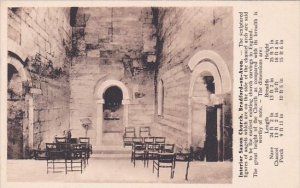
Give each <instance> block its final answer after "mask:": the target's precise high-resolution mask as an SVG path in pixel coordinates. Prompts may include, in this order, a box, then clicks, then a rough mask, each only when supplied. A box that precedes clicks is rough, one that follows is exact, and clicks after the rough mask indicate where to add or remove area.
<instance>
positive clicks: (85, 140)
mask: <svg viewBox="0 0 300 188" xmlns="http://www.w3.org/2000/svg"><path fill="white" fill-rule="evenodd" d="M79 143H80V144H86V150H87V163H89V158H90V155H91V154H93V147H92V144H90V138H89V137H79Z"/></svg>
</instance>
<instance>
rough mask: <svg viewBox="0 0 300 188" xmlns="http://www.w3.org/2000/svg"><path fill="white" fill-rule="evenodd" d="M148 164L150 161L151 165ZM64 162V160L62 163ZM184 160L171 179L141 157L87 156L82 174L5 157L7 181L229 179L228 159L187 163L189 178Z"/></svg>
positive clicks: (163, 181)
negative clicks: (143, 161)
mask: <svg viewBox="0 0 300 188" xmlns="http://www.w3.org/2000/svg"><path fill="white" fill-rule="evenodd" d="M150 164H151V165H150ZM62 165H63V164H62ZM185 169H186V163H184V162H177V163H176V169H175V177H174V179H170V169H162V170H161V171H160V177H159V178H157V176H156V172H155V173H152V162H151V163H149V168H147V167H146V168H144V167H143V163H142V161H137V164H136V167H133V164H132V163H131V162H130V161H129V159H119V160H99V159H90V160H89V164H88V166H87V167H86V169H85V170H84V171H83V173H82V174H81V173H80V172H78V171H73V172H68V174H65V173H64V171H62V172H56V173H53V172H51V171H50V172H49V173H48V174H47V172H46V161H44V160H8V165H7V178H8V181H9V182H20V181H21V182H46V181H50V182H89V183H123V182H124V183H125V182H126V183H151V182H158V183H214V184H215V183H231V179H232V163H231V162H214V163H212V162H199V161H193V162H191V163H190V169H189V180H188V181H186V180H185V179H184V177H185Z"/></svg>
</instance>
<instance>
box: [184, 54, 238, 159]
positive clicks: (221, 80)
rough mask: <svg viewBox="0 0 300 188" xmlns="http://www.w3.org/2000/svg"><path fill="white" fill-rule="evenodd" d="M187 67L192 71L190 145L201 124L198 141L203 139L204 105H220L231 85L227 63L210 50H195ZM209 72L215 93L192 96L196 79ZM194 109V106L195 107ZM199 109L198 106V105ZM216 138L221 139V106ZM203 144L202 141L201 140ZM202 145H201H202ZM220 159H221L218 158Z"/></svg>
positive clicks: (189, 101)
mask: <svg viewBox="0 0 300 188" xmlns="http://www.w3.org/2000/svg"><path fill="white" fill-rule="evenodd" d="M188 67H189V68H190V70H191V71H192V75H191V78H190V87H189V98H188V105H189V118H188V143H189V145H191V144H192V143H193V135H195V134H199V133H198V132H197V133H196V132H193V130H194V129H195V130H197V129H198V130H199V127H198V128H196V127H197V126H201V128H200V129H201V131H200V132H201V133H200V137H201V139H200V141H201V142H202V141H203V140H205V138H204V135H205V133H204V131H205V128H204V127H203V126H205V125H206V121H207V120H206V106H220V105H222V103H223V99H222V95H223V94H227V93H229V92H231V90H232V85H231V77H230V73H229V70H228V67H227V64H226V63H225V61H224V60H223V58H222V57H221V56H220V55H219V54H217V53H215V52H213V51H210V50H203V51H199V52H197V53H196V54H195V55H193V56H192V57H191V59H190V61H189V63H188ZM206 74H209V75H211V76H212V77H213V79H214V84H215V93H213V94H211V95H210V96H208V97H199V96H194V95H195V94H194V90H195V87H197V85H196V83H197V79H199V78H201V77H204V75H206ZM194 105H200V106H202V107H201V108H200V110H194ZM195 109H196V108H195ZM198 109H199V107H198ZM216 113H217V115H216V121H217V139H218V142H219V143H221V142H220V140H222V139H223V135H222V129H223V125H222V124H223V122H222V119H223V115H222V108H220V107H218V108H217V112H216ZM196 114H198V115H199V114H201V117H202V120H200V124H199V122H197V121H199V120H196V119H197V117H196ZM202 144H203V142H202ZM202 146H203V145H202ZM218 147H219V150H218V155H219V154H220V153H221V152H222V151H221V150H222V147H223V146H221V145H218ZM220 160H222V159H220Z"/></svg>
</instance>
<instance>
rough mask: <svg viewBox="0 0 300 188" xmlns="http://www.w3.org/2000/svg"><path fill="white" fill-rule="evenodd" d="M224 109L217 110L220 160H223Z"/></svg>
mask: <svg viewBox="0 0 300 188" xmlns="http://www.w3.org/2000/svg"><path fill="white" fill-rule="evenodd" d="M222 130H223V125H222V109H221V108H217V139H218V159H219V161H221V160H222V157H221V156H222V145H223V144H222Z"/></svg>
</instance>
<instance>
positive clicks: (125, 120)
mask: <svg viewBox="0 0 300 188" xmlns="http://www.w3.org/2000/svg"><path fill="white" fill-rule="evenodd" d="M122 104H123V105H124V110H123V113H124V114H123V125H124V127H128V114H129V104H130V101H129V99H124V100H123V101H122Z"/></svg>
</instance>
